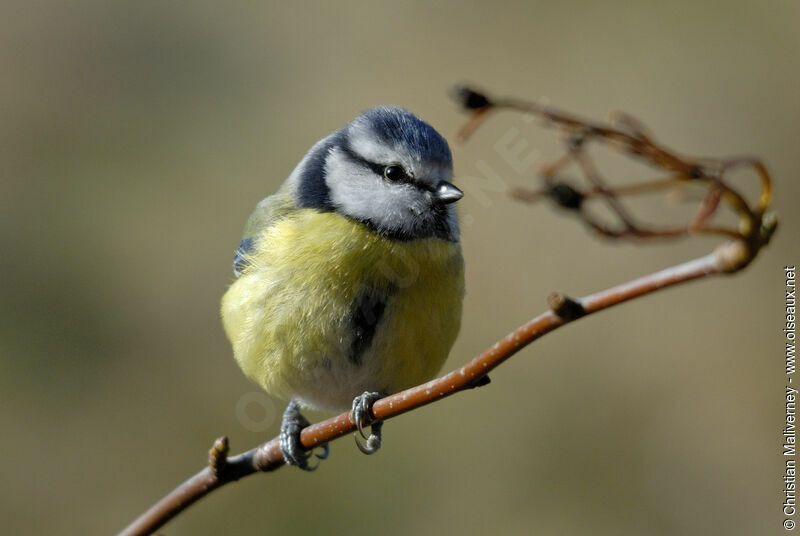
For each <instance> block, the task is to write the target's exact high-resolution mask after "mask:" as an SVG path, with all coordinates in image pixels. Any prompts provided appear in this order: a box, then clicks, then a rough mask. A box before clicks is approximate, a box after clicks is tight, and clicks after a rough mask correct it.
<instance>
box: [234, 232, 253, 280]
mask: <svg viewBox="0 0 800 536" xmlns="http://www.w3.org/2000/svg"><path fill="white" fill-rule="evenodd" d="M254 245H255V240H254V239H253V238H245V239H244V240H242V241H241V242H239V247H238V248H236V253H235V254H234V256H233V275H234V277H237V278H238V277H239V276H240V275H242V272H243V271H244V269H245V268H247V267H248V266H249V265H250V261H249V260H247V256H248V255H250V253H252V252H253V247H254Z"/></svg>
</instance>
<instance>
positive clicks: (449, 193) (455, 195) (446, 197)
mask: <svg viewBox="0 0 800 536" xmlns="http://www.w3.org/2000/svg"><path fill="white" fill-rule="evenodd" d="M433 195H435V196H436V200H437V201H439V202H440V203H444V204H445V205H448V204H450V203H455V202H456V201H458V200H459V199H461V198H462V197H464V192H462V191H461V190H459V189H458V188H456V187H455V186H453V185H452V184H450V183H449V182H443V183H441V184H440V185H439V187H438V188H436V191H435V192H434V194H433Z"/></svg>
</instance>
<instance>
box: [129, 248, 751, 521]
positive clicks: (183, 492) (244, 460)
mask: <svg viewBox="0 0 800 536" xmlns="http://www.w3.org/2000/svg"><path fill="white" fill-rule="evenodd" d="M741 254H742V251H741V247H740V245H739V243H738V242H729V243H727V244H724V245H723V246H721V247H720V248H718V249H717V250H715V251H714V252H713V253H711V254H708V255H706V256H704V257H700V258H698V259H695V260H692V261H689V262H686V263H683V264H679V265H677V266H674V267H672V268H668V269H666V270H662V271H660V272H656V273H654V274H651V275H648V276H645V277H641V278H639V279H635V280H633V281H630V282H627V283H624V284H622V285H618V286H616V287H612V288H610V289H608V290H604V291H601V292H598V293H595V294H591V295H589V296H586V297H584V298H581V299H577V300H575V299H569V298H563V295H562V300H566V301H567V303H570V304H572V307H571V308H565V307H564V306H555V305H554V304H553V303H552V301H551V306H555V308H556V311H557V312H556V311H554V310H553V309H551V310H549V311H546V312H544V313H542V314H540V315H539V316H537V317H536V318H534V319H533V320H531V321H530V322H528V323H526V324H524V325H522V326H520V327H519V328H517V329H516V330H514V331H513V332H511V333H510V334H508V335H507V336H506V337H504V338H503V339H501V340H499V341H498V342H497V343H495V344H494V346H492V347H491V348H489V349H488V350H486V351H485V352H484V353H482V354H481V355H479V356H478V357H476V358H475V359H473V360H472V361H470V362H469V363H467V364H466V365H464V366H462V367H460V368H458V369H456V370H454V371H452V372H450V373H448V374H445V375H444V376H441V377H440V378H437V379H435V380H432V381H430V382H427V383H425V384H422V385H418V386H416V387H413V388H411V389H407V390H405V391H402V392H400V393H397V394H394V395H391V396H388V397H386V398H382V399H380V400H378V401H377V402H376V403H375V405H374V406H373V408H372V412H373V415H374V417H375V418H376V419H383V420H388V419H391V418H393V417H397V416H398V415H401V414H403V413H406V412H407V411H411V410H413V409H416V408H419V407H422V406H425V405H427V404H430V403H432V402H435V401H437V400H440V399H442V398H445V397H448V396H450V395H453V394H455V393H458V392H459V391H463V390H466V389H470V388H472V387H474V386H476V385H478V384H482V383H483V382H482V380H483V379H484V378H485V377H486V375H487V374H488V373H489V372H490V371H491V370H493V369H494V368H496V367H497V366H499V365H500V364H501V363H503V362H504V361H505V360H507V359H508V358H510V357H511V356H513V355H514V354H516V353H517V352H518V351H520V350H521V349H522V348H524V347H525V346H527V345H529V344H530V343H532V342H533V341H535V340H536V339H538V338H539V337H541V336H543V335H545V334H547V333H549V332H551V331H553V330H555V329H557V328H559V327H561V326H563V325H565V324H568V323H570V322H572V321H574V320H577V319H578V318H583V317H584V316H588V315H591V314H593V313H596V312H598V311H602V310H603V309H607V308H609V307H611V306H613V305H617V304H620V303H623V302H626V301H629V300H632V299H636V298H639V297H641V296H644V295H646V294H650V293H653V292H656V291H658V290H662V289H665V288H668V287H671V286H674V285H678V284H680V283H685V282H687V281H692V280H694V279H700V278H703V277H708V276H712V275H718V274H723V273H727V272H729V271H730V270H731V268H732V267H734V266H736V265H737V264H738V261H736V260H734V261H733V262H731V259H738V257H739V255H741ZM576 309H577V310H578V311H580V314H575V310H576ZM568 310H571V311H572V312H567V311H568ZM559 314H560V315H561V316H559ZM354 431H355V426H354V425H353V423H352V422H351V421H350V414H349V412H347V413H342V414H341V415H338V416H336V417H333V418H331V419H328V420H326V421H322V422H320V423H317V424H314V425H312V426H309V427H308V428H306V429H304V430H303V433H302V434H301V436H300V439H301V441H302V443H303V446H304V447H306V448H307V449H313V448H315V447H319V446H321V445H324V444H325V443H327V442H330V441H333V440H334V439H337V438H339V437H342V436H344V435H347V434H350V433H352V432H354ZM223 442H224V443H225V448H227V440H226V439H225V438H221V439H218V440H217V442H216V443H215V446H214V447H213V448H212V453H214V452H220V451H221V450H223V449H221V447H220V444H221V443H223ZM211 459H212V460H213V462H212V463H211V464H210V465H209V467H206V468H205V469H203V470H202V471H200V472H199V473H197V474H196V475H195V476H193V477H192V478H190V479H189V480H187V481H186V482H184V483H183V484H181V485H180V486H178V487H177V488H175V489H174V490H173V491H172V492H171V493H169V494H168V495H167V496H165V497H164V498H163V499H161V500H160V501H158V503H156V504H155V505H154V506H153V507H152V508H150V509H149V510H148V511H146V512H145V513H144V514H142V515H141V516H140V517H139V518H138V519H136V520H135V521H134V522H133V523H131V524H130V525H129V526H128V527H127V528H126V529H125V530H123V531H122V532H121V533H120V534H121V535H124V536H133V535H144V534H152V533H153V532H154V531H155V530H157V529H158V528H159V527H161V526H162V525H164V524H165V523H166V522H167V521H169V520H170V519H172V518H173V517H174V516H175V515H177V514H179V513H180V512H181V511H183V510H185V509H186V508H187V507H189V506H190V505H191V504H193V503H194V502H196V501H197V500H199V499H201V498H202V497H204V496H205V495H207V494H208V493H210V492H211V491H213V490H215V489H217V488H219V487H220V486H223V485H225V484H227V483H229V482H234V481H236V480H239V479H240V478H242V477H245V476H247V475H250V474H253V473H256V472H265V471H274V470H275V469H278V468H280V467H283V466H284V460H283V456H282V455H281V452H280V448H279V446H278V438H277V437H276V438H273V439H272V440H270V441H268V442H266V443H264V444H262V445H261V446H259V447H257V448H254V449H252V450H249V451H247V452H245V453H242V454H239V455H237V456H233V457H230V458H227V459H226V460H225V462H224V463H223V464H221V463H220V462H219V459H218V457H216V456H214V455H213V454H212V456H211Z"/></svg>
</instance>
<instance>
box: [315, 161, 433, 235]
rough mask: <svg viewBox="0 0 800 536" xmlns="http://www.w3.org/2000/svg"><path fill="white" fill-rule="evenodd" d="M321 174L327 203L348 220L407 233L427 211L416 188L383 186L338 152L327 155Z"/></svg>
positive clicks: (384, 182)
mask: <svg viewBox="0 0 800 536" xmlns="http://www.w3.org/2000/svg"><path fill="white" fill-rule="evenodd" d="M325 171H326V177H327V179H326V180H327V183H328V188H329V189H330V195H331V202H332V203H333V205H334V206H335V207H336V208H337V209H338V210H339V211H340V212H342V213H343V214H346V215H348V216H350V217H353V218H356V219H359V220H368V221H371V222H373V223H375V224H378V225H379V226H380V227H384V228H388V229H394V230H401V229H403V230H411V229H413V228H414V226H415V224H416V223H417V221H418V218H419V216H420V215H422V214H425V213H426V212H427V211H428V210H429V209H430V206H429V201H428V200H427V199H426V197H425V194H424V193H423V192H420V191H419V190H418V189H417V188H415V187H413V186H410V185H408V184H402V183H390V182H387V181H385V180H383V178H381V177H378V176H376V175H375V174H374V173H373V172H372V171H371V170H370V169H368V168H366V167H364V166H362V165H360V164H358V163H355V162H352V161H351V160H349V159H348V158H347V157H346V156H345V155H344V154H343V153H342V152H341V151H340V150H338V149H334V150H333V151H331V153H330V156H329V157H328V161H327V164H326V168H325Z"/></svg>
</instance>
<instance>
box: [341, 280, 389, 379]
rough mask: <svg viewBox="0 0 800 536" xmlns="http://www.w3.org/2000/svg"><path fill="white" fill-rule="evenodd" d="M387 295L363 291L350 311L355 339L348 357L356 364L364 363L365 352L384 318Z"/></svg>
mask: <svg viewBox="0 0 800 536" xmlns="http://www.w3.org/2000/svg"><path fill="white" fill-rule="evenodd" d="M386 301H387V297H386V296H382V295H379V294H376V293H375V292H362V293H361V296H359V298H358V299H357V300H356V303H355V306H354V308H353V311H352V312H351V313H350V325H351V326H352V330H353V340H352V342H351V343H350V353H349V354H348V356H347V358H348V359H349V360H350V362H351V363H353V364H354V365H356V366H360V365H361V363H362V357H363V355H364V352H366V351H367V349H368V348H369V346H370V344H372V339H373V337H375V331H376V330H377V328H378V324H379V323H380V321H381V318H383V312H384V310H385V309H386Z"/></svg>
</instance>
